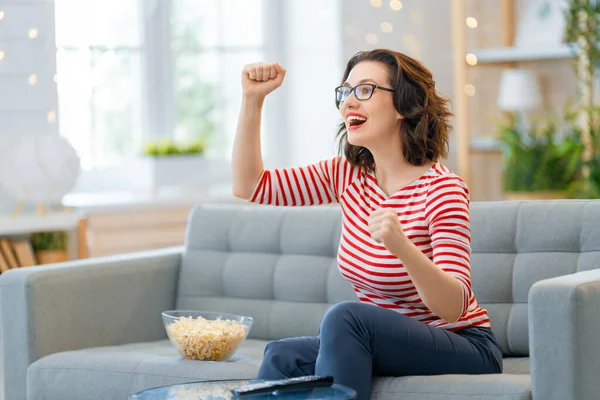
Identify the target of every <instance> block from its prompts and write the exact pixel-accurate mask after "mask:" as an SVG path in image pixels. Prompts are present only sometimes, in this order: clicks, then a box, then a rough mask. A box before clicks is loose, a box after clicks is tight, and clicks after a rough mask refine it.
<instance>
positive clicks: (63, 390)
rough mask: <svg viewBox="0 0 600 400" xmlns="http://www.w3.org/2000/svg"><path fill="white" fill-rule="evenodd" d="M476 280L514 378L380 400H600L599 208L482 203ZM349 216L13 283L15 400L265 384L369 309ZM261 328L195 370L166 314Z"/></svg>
mask: <svg viewBox="0 0 600 400" xmlns="http://www.w3.org/2000/svg"><path fill="white" fill-rule="evenodd" d="M471 209H472V236H473V242H472V247H473V256H472V281H473V286H474V290H475V293H476V295H477V297H478V299H479V302H480V303H481V304H482V305H483V306H484V307H485V308H487V309H488V311H489V313H490V315H491V318H492V324H493V329H494V331H495V333H496V334H497V336H498V338H499V341H500V343H501V345H502V349H503V351H504V354H505V357H506V359H505V364H504V368H505V372H504V373H503V374H499V375H479V376H461V375H447V376H433V377H422V376H408V377H399V378H394V377H382V378H376V380H375V383H374V387H373V396H372V398H374V399H414V400H417V399H419V400H421V399H427V400H433V399H436V400H437V399H444V400H448V399H451V400H452V399H455V400H457V399H469V400H473V399H487V400H491V399H503V400H517V399H518V400H524V399H530V398H533V399H538V400H539V399H543V400H553V399H557V400H558V399H560V400H574V399H579V400H583V399H597V398H598V397H599V396H600V394H599V393H600V269H599V268H600V201H548V202H525V203H519V202H496V203H473V204H472V208H471ZM339 235H340V211H339V209H338V208H337V207H311V208H271V207H266V206H250V205H249V206H246V205H237V206H220V205H215V206H203V207H199V208H197V209H195V210H194V211H193V213H192V214H191V216H190V219H189V222H188V232H187V237H186V241H185V245H184V246H183V247H182V248H171V249H163V250H158V251H150V252H143V253H136V254H128V255H123V256H116V257H107V258H98V259H89V260H84V261H77V262H68V263H64V264H56V265H53V266H44V267H35V268H23V269H17V270H10V271H9V272H7V273H6V274H2V275H1V276H0V296H1V313H2V319H1V326H2V338H3V340H4V363H5V378H4V381H5V384H6V400H18V399H25V398H27V399H61V400H63V399H82V400H83V399H126V398H127V396H128V395H129V394H132V393H134V392H137V391H139V390H142V389H144V388H149V387H154V386H161V385H166V384H173V383H179V382H188V381H197V380H212V379H227V378H252V377H255V376H256V373H257V370H258V367H259V365H260V360H261V357H262V352H263V348H264V346H265V344H266V343H267V341H269V340H273V339H278V338H282V337H288V336H297V335H314V334H316V332H317V329H318V326H319V322H320V320H321V317H322V316H323V314H324V313H325V311H326V310H327V309H328V307H330V306H331V305H332V304H334V303H336V302H340V301H344V300H356V297H355V295H354V293H353V291H352V290H351V288H350V286H349V285H348V284H347V283H346V282H345V281H344V280H343V279H342V278H341V276H340V275H339V273H338V271H337V269H336V262H335V255H336V249H337V243H338V237H339ZM169 309H197V310H219V311H226V312H232V313H239V314H244V315H250V316H252V317H254V318H255V323H254V327H253V329H252V331H251V333H250V337H249V339H248V340H247V341H246V342H245V343H244V344H243V346H242V348H241V350H240V351H239V352H238V353H237V354H236V355H235V356H234V358H233V360H232V361H230V362H223V363H216V362H195V361H188V360H182V359H180V358H179V357H178V356H177V354H176V352H175V350H174V349H173V347H172V346H171V344H170V343H169V342H168V340H167V339H166V334H165V330H164V327H163V324H162V321H161V317H160V313H161V311H163V310H169Z"/></svg>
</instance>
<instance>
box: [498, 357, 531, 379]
mask: <svg viewBox="0 0 600 400" xmlns="http://www.w3.org/2000/svg"><path fill="white" fill-rule="evenodd" d="M502 364H503V365H504V368H503V369H504V373H505V374H525V375H529V374H530V373H531V369H530V367H529V357H509V358H505V359H504V360H502Z"/></svg>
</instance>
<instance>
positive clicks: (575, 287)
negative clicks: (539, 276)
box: [529, 269, 600, 400]
mask: <svg viewBox="0 0 600 400" xmlns="http://www.w3.org/2000/svg"><path fill="white" fill-rule="evenodd" d="M529 348H530V356H531V383H532V391H533V398H534V399H544V400H553V399H557V400H558V399H560V400H576V399H577V400H584V399H596V398H597V396H598V393H600V379H598V371H600V269H596V270H591V271H586V272H579V273H576V274H572V275H566V276H561V277H557V278H552V279H546V280H543V281H539V282H537V283H535V284H534V285H533V287H532V288H531V291H530V292H529Z"/></svg>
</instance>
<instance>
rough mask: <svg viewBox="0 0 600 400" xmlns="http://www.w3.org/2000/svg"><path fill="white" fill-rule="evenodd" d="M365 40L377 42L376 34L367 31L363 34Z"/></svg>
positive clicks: (371, 42) (372, 42)
mask: <svg viewBox="0 0 600 400" xmlns="http://www.w3.org/2000/svg"><path fill="white" fill-rule="evenodd" d="M365 40H366V41H367V43H369V44H377V41H378V39H377V35H376V34H374V33H367V36H365Z"/></svg>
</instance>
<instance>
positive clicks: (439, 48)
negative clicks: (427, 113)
mask: <svg viewBox="0 0 600 400" xmlns="http://www.w3.org/2000/svg"><path fill="white" fill-rule="evenodd" d="M342 4H343V6H342V21H343V25H342V26H341V27H340V29H341V30H342V32H343V50H342V54H343V58H344V62H346V61H347V60H348V59H349V58H350V57H351V56H352V55H353V54H355V53H356V52H357V51H361V50H371V49H375V48H388V49H391V50H395V51H399V52H402V53H405V54H407V55H408V56H411V57H414V58H416V59H417V60H419V61H421V62H423V63H424V64H425V66H426V67H427V68H429V69H430V70H431V72H432V74H433V77H434V80H435V82H436V89H437V90H438V92H440V93H442V94H444V95H446V96H447V97H449V98H450V99H452V97H453V87H452V57H453V55H452V41H451V39H452V34H451V33H452V32H451V29H452V27H451V22H452V21H451V18H450V12H451V10H450V6H451V2H450V1H447V0H403V1H402V9H401V10H399V11H394V10H392V9H391V8H390V6H389V1H388V0H383V1H382V5H381V7H380V8H375V7H372V6H371V5H370V2H369V1H368V0H344V1H343V2H342ZM382 22H388V23H390V24H391V25H392V32H389V33H384V32H382V31H381V26H380V25H381V23H382ZM370 33H371V34H375V35H376V36H377V43H375V44H370V43H367V41H366V36H367V34H370ZM447 165H448V166H449V167H450V168H453V160H452V159H450V160H448V163H447Z"/></svg>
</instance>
